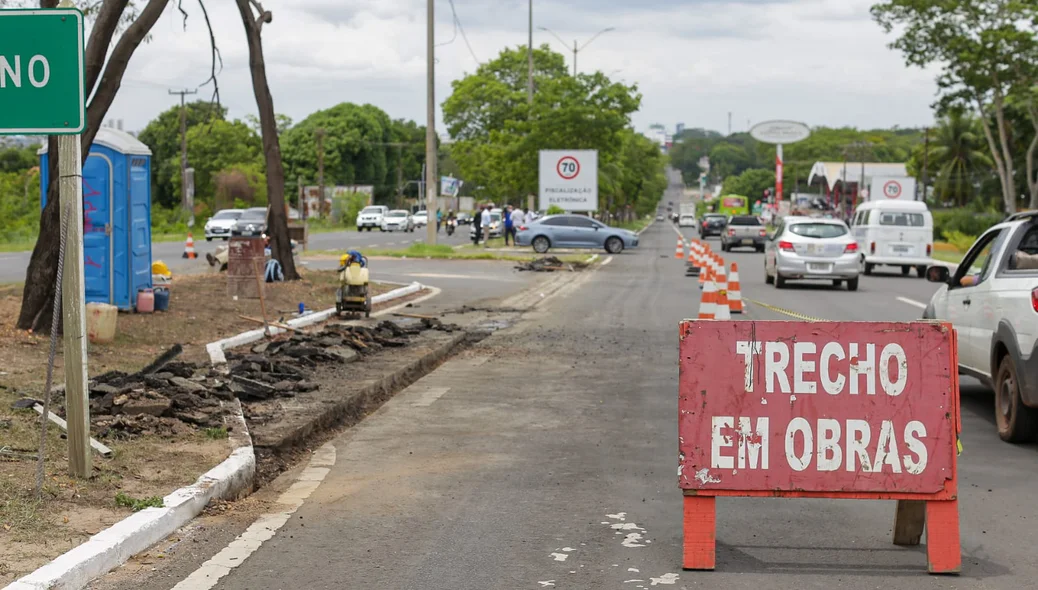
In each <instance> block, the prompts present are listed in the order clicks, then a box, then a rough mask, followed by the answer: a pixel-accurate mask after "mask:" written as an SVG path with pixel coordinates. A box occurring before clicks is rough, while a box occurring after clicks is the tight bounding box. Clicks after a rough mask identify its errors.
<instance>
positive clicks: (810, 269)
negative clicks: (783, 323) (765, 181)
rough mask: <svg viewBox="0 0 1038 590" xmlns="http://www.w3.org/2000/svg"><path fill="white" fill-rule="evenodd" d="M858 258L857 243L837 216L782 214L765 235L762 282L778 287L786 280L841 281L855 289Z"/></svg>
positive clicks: (856, 288)
mask: <svg viewBox="0 0 1038 590" xmlns="http://www.w3.org/2000/svg"><path fill="white" fill-rule="evenodd" d="M860 272H861V258H860V256H859V254H858V242H856V241H855V240H854V237H853V236H851V231H850V229H849V228H848V227H847V225H846V224H845V223H844V222H842V221H840V220H839V219H822V218H814V217H792V216H791V217H785V218H783V219H782V221H780V222H779V224H778V226H777V227H776V228H775V230H774V231H773V232H772V233H771V234H770V235H769V236H767V242H765V255H764V281H765V282H766V283H768V284H769V285H771V284H774V285H775V287H777V288H779V289H782V288H783V287H785V286H786V283H787V281H791V280H813V281H832V284H833V286H835V287H839V286H840V285H842V284H843V283H844V282H846V283H847V289H848V290H850V291H857V290H858V275H859V274H860Z"/></svg>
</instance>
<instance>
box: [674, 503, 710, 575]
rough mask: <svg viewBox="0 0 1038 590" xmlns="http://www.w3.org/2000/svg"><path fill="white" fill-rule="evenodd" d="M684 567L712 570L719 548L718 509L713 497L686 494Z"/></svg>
mask: <svg viewBox="0 0 1038 590" xmlns="http://www.w3.org/2000/svg"><path fill="white" fill-rule="evenodd" d="M684 512H685V517H684V529H685V531H684V533H685V535H684V536H685V540H684V545H683V558H682V563H683V565H682V567H683V568H684V569H687V570H712V569H714V561H715V556H716V553H717V551H716V549H717V535H716V531H717V511H716V509H715V502H714V498H713V497H707V496H685V504H684Z"/></svg>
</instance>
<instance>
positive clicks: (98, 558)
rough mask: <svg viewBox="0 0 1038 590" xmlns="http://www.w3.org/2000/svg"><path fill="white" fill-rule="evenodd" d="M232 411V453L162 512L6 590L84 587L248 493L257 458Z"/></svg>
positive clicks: (93, 541)
mask: <svg viewBox="0 0 1038 590" xmlns="http://www.w3.org/2000/svg"><path fill="white" fill-rule="evenodd" d="M229 403H231V404H233V409H234V412H233V413H232V415H231V416H229V417H227V418H226V419H225V422H226V423H227V426H228V429H229V430H230V433H231V435H230V444H231V447H232V448H233V450H232V451H231V455H230V456H229V457H228V458H227V459H225V460H224V461H223V462H222V463H220V464H219V465H217V466H216V467H213V468H212V469H210V470H209V471H207V472H206V473H205V474H204V475H202V476H201V477H199V478H198V481H196V482H195V483H194V484H192V485H190V486H187V487H183V488H180V489H179V490H176V491H174V492H173V493H171V494H169V495H168V496H166V497H165V498H163V503H164V506H163V507H162V508H145V509H144V510H141V511H140V512H137V513H135V514H132V515H130V516H128V517H126V518H124V519H123V520H121V521H119V522H117V523H115V524H114V525H112V526H110V527H108V528H107V529H105V530H103V531H101V532H99V533H97V534H96V535H94V536H92V537H90V539H88V540H87V541H86V542H85V543H83V544H82V545H79V546H78V547H75V548H73V549H72V550H70V551H68V552H66V553H64V554H62V555H60V556H58V557H57V558H56V559H55V560H54V561H51V562H50V563H48V564H46V565H44V566H42V567H40V568H39V569H37V570H36V571H34V572H32V573H30V574H28V575H26V576H23V577H21V578H19V579H18V580H15V581H14V582H13V583H11V584H10V585H8V586H7V587H6V588H5V589H4V590H44V589H50V588H61V589H64V590H75V589H79V588H84V587H85V586H86V585H87V584H89V583H90V582H91V581H92V580H93V579H95V578H97V577H99V576H101V575H103V574H105V573H107V572H109V571H111V570H112V569H115V568H116V567H118V566H120V565H122V564H123V563H124V562H126V560H128V559H130V558H131V557H133V556H134V555H136V554H137V553H140V552H141V551H144V550H146V549H147V548H148V547H151V546H152V545H154V544H155V543H158V542H159V541H161V540H162V539H164V538H166V537H167V536H169V535H170V534H171V533H173V532H174V531H176V530H177V529H178V528H180V527H182V526H184V525H185V524H187V523H188V522H190V521H191V519H193V518H194V517H195V516H197V515H198V514H199V513H201V512H202V510H203V509H204V508H205V507H206V505H207V504H209V502H210V501H211V500H213V499H216V498H221V499H223V498H235V497H238V496H241V495H246V494H248V493H249V492H251V490H252V484H253V479H254V478H255V475H256V455H255V453H254V452H253V448H252V438H251V437H250V436H249V431H248V427H247V426H246V424H245V416H244V415H243V414H242V408H241V402H239V401H238V400H234V401H233V402H229Z"/></svg>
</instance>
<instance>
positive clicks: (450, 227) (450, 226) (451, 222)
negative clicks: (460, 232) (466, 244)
mask: <svg viewBox="0 0 1038 590" xmlns="http://www.w3.org/2000/svg"><path fill="white" fill-rule="evenodd" d="M457 226H458V220H456V219H448V220H447V235H448V236H452V235H454V229H455V228H456V227H457Z"/></svg>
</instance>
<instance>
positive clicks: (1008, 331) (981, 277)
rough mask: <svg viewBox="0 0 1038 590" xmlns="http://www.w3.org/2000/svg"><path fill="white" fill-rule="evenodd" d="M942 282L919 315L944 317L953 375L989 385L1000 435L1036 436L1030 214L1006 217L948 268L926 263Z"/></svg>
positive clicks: (1037, 332) (1014, 438) (1034, 219)
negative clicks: (955, 365)
mask: <svg viewBox="0 0 1038 590" xmlns="http://www.w3.org/2000/svg"><path fill="white" fill-rule="evenodd" d="M926 275H927V278H928V279H929V280H930V281H931V282H938V283H943V284H944V285H943V286H942V287H941V288H940V289H939V290H938V291H937V293H935V294H934V296H933V299H931V300H930V304H929V305H928V306H927V307H926V310H925V311H924V312H923V318H924V319H937V320H943V321H948V322H951V324H952V325H953V326H954V327H955V332H956V333H957V334H958V341H959V372H960V373H963V374H966V375H970V376H972V377H976V378H977V379H979V380H980V381H982V382H984V383H986V384H988V385H989V386H991V388H992V389H994V390H995V426H996V427H997V428H998V435H999V436H1000V437H1001V438H1002V440H1005V441H1009V442H1024V441H1029V442H1033V441H1034V440H1035V437H1036V436H1038V211H1029V212H1026V213H1019V214H1016V215H1013V216H1010V217H1009V218H1008V219H1006V220H1005V221H1003V222H1002V223H999V224H998V225H995V226H994V227H992V228H991V229H989V230H988V231H987V232H985V233H984V234H983V235H981V236H980V238H978V239H977V241H976V242H975V243H974V244H973V246H972V247H971V248H970V249H969V251H968V252H967V253H966V256H964V257H963V259H962V262H961V263H960V264H959V265H958V268H956V269H955V270H949V269H948V268H946V267H944V266H931V267H930V268H929V269H928V270H927V273H926Z"/></svg>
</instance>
